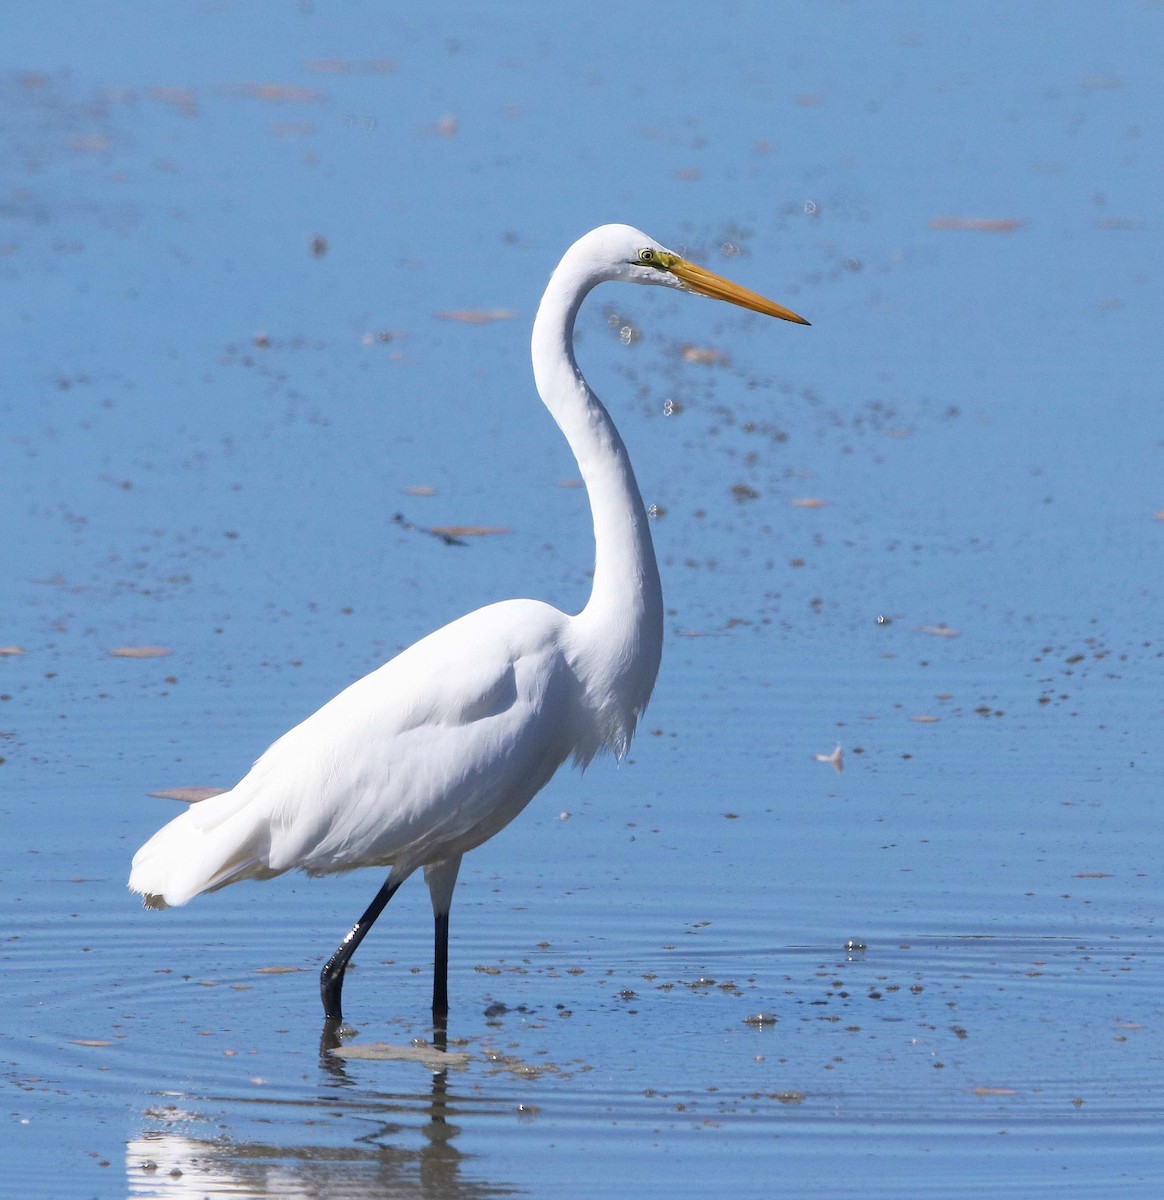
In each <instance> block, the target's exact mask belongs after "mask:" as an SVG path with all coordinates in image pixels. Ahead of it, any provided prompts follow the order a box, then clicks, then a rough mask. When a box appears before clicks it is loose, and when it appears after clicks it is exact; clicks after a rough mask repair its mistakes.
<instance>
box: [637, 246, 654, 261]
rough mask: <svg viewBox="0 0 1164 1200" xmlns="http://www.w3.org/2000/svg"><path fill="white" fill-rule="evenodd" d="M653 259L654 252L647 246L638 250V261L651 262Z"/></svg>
mask: <svg viewBox="0 0 1164 1200" xmlns="http://www.w3.org/2000/svg"><path fill="white" fill-rule="evenodd" d="M654 261H655V252H654V250H652V249H651V248H650V247H649V246H647V247H645V248H644V249H642V250H640V251H639V262H644V263H653V262H654Z"/></svg>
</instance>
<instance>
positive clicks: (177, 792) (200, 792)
mask: <svg viewBox="0 0 1164 1200" xmlns="http://www.w3.org/2000/svg"><path fill="white" fill-rule="evenodd" d="M229 790H230V789H229V788H220V787H172V788H162V790H161V791H159V792H150V795H151V796H154V797H156V798H157V799H158V800H181V801H182V803H183V804H197V803H198V802H199V801H200V800H209V799H210V797H211V796H221V795H222V794H223V792H227V791H229Z"/></svg>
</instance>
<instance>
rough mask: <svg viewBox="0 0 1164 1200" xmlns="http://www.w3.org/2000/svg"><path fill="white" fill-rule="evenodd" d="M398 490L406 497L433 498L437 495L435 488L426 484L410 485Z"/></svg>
mask: <svg viewBox="0 0 1164 1200" xmlns="http://www.w3.org/2000/svg"><path fill="white" fill-rule="evenodd" d="M400 490H401V491H402V492H403V493H404V494H405V495H406V496H435V495H436V494H437V491H436V488H434V487H431V486H430V485H429V484H427V483H410V484H409V485H408V487H405V488H401V489H400Z"/></svg>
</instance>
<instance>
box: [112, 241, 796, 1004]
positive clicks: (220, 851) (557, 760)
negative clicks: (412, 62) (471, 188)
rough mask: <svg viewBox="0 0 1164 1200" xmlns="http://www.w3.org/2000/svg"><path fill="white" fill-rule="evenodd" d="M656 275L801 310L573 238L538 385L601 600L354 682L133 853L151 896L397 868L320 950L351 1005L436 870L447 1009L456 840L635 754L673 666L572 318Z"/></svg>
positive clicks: (537, 609) (553, 296)
mask: <svg viewBox="0 0 1164 1200" xmlns="http://www.w3.org/2000/svg"><path fill="white" fill-rule="evenodd" d="M608 280H619V281H622V282H625V283H642V284H658V285H662V286H664V287H671V288H677V289H679V290H680V291H688V292H696V293H698V294H700V295H703V296H710V297H712V298H714V299H717V300H727V301H729V302H730V303H732V304H738V305H741V306H742V307H744V308H750V309H753V310H755V311H756V312H761V313H766V314H768V315H769V316H773V317H780V318H783V319H784V320H786V321H795V322H798V323H800V324H807V322H806V321H804V320H803V318H801V317H798V316H797V315H796V314H795V313H793V312H790V311H789V310H788V309H786V308H782V307H781V306H780V305H778V304H774V303H773V302H772V301H770V300H765V299H764V298H763V297H762V296H758V295H756V293H754V292H750V291H747V290H746V289H744V288H741V287H738V286H737V285H735V284H733V283H730V282H729V281H728V280H726V279H723V278H721V277H720V276H718V275H715V274H713V273H712V272H710V271H707V270H704V269H703V268H702V267H697V266H695V265H694V264H693V263H690V262H688V261H687V260H686V259H684V258H681V257H680V256H679V255H677V254H673V253H672V252H671V251H669V250H666V249H664V248H663V247H662V246H660V245H659V244H658V242H655V241H653V240H652V239H651V238H649V237H647V235H646V234H644V233H640V232H639V231H638V230H635V229H631V228H629V227H628V226H625V225H606V226H603V227H602V228H601V229H595V230H594V231H593V232H591V233H588V234H587V235H586V236H585V237H583V238H582V239H580V240H579V241H578V242H576V243H575V244H574V245H573V246H571V247H570V249H569V250H568V251H567V252H566V255H565V257H564V258H563V259H562V261H561V263H560V264H559V265H558V268H557V270H556V271H555V272H554V274H553V276H552V277H551V279H550V282H549V286H548V287H547V288H546V293H545V296H544V297H543V298H542V302H541V306H540V307H539V309H538V314H537V318H536V320H535V321H534V329H533V347H532V353H533V368H534V377H535V380H536V382H537V387H538V391H539V392H540V394H541V397H542V400H543V401H544V402H545V404H546V407H547V408H548V409H549V410H550V413H551V414H552V415H553V417H554V419H555V421H557V423H558V426H559V427H560V428H561V430H562V433H563V434H564V435H565V437H566V440H567V441H568V442H569V444H570V448H571V450H573V452H574V456H575V458H576V459H577V460H578V467H579V469H580V471H581V474H582V478H583V480H584V481H585V484H586V488H587V491H588V493H589V497H590V507H591V511H592V515H593V520H594V541H595V555H596V557H595V565H594V582H593V589H592V591H591V595H590V600H589V602H588V603H587V604H586V607H585V608H584V609H583V610H582V611H581V612H580V613H578V614H577V615H576V616H567V615H566V614H565V613H562V612H559V611H558V610H557V609H556V608H551V607H550V606H549V605H548V604H543V603H541V602H540V601H537V600H507V601H504V602H502V603H500V604H491V605H489V606H488V607H486V608H482V609H478V610H477V611H476V612H473V613H470V614H469V615H468V616H465V617H462V618H461V619H460V620H458V621H454V622H453V623H452V624H451V625H446V626H445V627H444V628H443V629H439V630H437V632H436V633H433V634H430V635H429V636H428V637H426V638H424V639H422V640H421V641H419V642H417V643H416V644H415V645H413V646H411V647H410V648H409V649H407V650H405V651H404V652H403V653H401V654H399V655H398V656H397V657H396V658H394V659H393V660H392V661H391V662H389V663H387V664H386V665H385V666H383V667H381V668H380V669H379V670H378V671H374V672H373V673H372V674H371V675H368V676H366V677H365V678H363V679H361V680H360V681H359V682H357V683H354V684H353V685H352V686H351V687H349V688H348V689H347V690H346V691H344V692H341V693H340V695H338V696H337V697H336V698H335V699H334V700H332V701H331V702H330V703H329V704H325V705H324V706H323V708H321V709H320V710H319V711H318V712H317V713H315V714H314V715H313V716H310V717H308V718H307V720H306V721H304V722H303V723H302V724H301V725H298V726H296V728H294V729H292V730H291V731H290V733H288V734H286V735H285V736H283V737H282V738H280V739H279V740H278V741H277V742H276V743H275V744H274V745H273V746H272V747H271V748H270V749H269V750H268V751H267V752H266V753H265V754H264V755H263V756H262V757H261V758H260V759H259V760H258V762H256V763H255V765H254V767H253V768H252V769H251V771H250V773H249V774H248V775H247V776H246V778H245V779H243V780H242V782H241V783H239V784H238V785H237V786H236V787H235V788H233V789H232V790H231V791H229V792H226V793H224V794H223V795H221V796H217V797H215V798H213V799H210V800H205V801H203V802H202V803H200V804H197V805H194V806H192V807H191V808H190V809H189V810H188V811H186V812H184V813H183V814H182V815H181V816H179V817H178V818H176V819H175V820H173V821H171V822H170V823H169V824H168V825H166V826H165V827H164V828H163V829H161V830H159V832H158V833H156V834H155V835H154V836H153V837H152V838H151V839H150V840H149V841H148V842H147V843H146V844H145V845H144V846H143V847H142V848H141V849H140V850H139V851H138V852H137V854H136V855H135V856H134V860H133V870H132V873H131V875H130V880H129V886H130V887H131V888H132V889H133V890H134V891H136V892H141V893H143V894H144V895H145V901H146V904H147V905H149V906H150V907H154V908H164V907H165V906H166V905H171V904H185V903H186V902H187V901H188V900H191V899H193V897H195V896H197V895H199V894H201V893H202V892H209V891H213V890H215V889H216V888H220V887H225V886H226V884H228V883H234V882H236V881H237V880H239V879H268V878H270V877H271V876H273V875H279V874H281V873H282V872H284V871H289V870H291V869H293V868H299V869H300V870H303V871H306V872H307V873H308V874H311V875H325V874H328V873H330V872H334V871H346V870H350V869H351V868H353V867H367V866H379V867H385V866H386V867H390V868H391V870H390V872H389V875H388V879H387V880H386V882H385V883H384V885H383V887H382V888H381V889H380V891H379V893H378V894H377V895H376V898H375V899H374V900H373V901H372V903H371V905H370V906H369V907H368V909H367V911H366V912H365V913H364V915H363V916H362V917H361V918H360V919H359V921H358V922H357V923H356V925H355V926H354V927H353V928H352V930H351V932H350V933H349V934H348V935H347V937H346V938H344V940H343V942H342V943H341V945H340V947H339V949H338V950H337V951H336V952H335V954H334V955H332V957H331V959H330V960H329V961H328V962H327V964H326V965H325V966H324V968H323V972H322V974H321V977H320V990H321V994H322V998H323V1008H324V1013H325V1015H326V1017H327V1018H329V1019H331V1020H336V1021H338V1020H341V1019H342V1012H341V1006H340V994H341V989H342V987H343V978H344V970H345V968H346V967H347V963H348V961H349V959H350V958H351V957H352V955H353V953H354V952H355V950H356V947H357V946H358V945H359V944H360V941H361V940H362V939H363V937H364V935H365V934H366V933H367V931H368V929H369V928H370V927H371V925H372V923H373V922H374V921H375V920H376V918H377V917H378V916H379V915H380V913H381V912H382V911H383V909H384V906H385V905H386V904H387V903H388V901H389V900H390V899H391V898H392V895H393V894H394V893H395V891H396V889H397V888H398V887H399V886H400V885H401V884H402V883H403V882H404V880H405V879H406V878H407V877H408V876H409V875H411V874H412V873H413V872H414V871H415V870H416V869H417V868H418V867H423V868H424V874H425V879H426V880H427V882H428V886H429V892H430V894H431V897H432V905H433V912H434V915H435V919H436V937H435V963H434V971H433V1012H434V1014H435V1015H436V1016H437V1017H438V1018H443V1016H444V1014H445V1013H447V1010H448V983H447V979H448V930H449V905H450V903H451V901H452V896H453V887H454V885H455V884H456V880H457V870H458V868H459V867H460V865H461V856H462V855H463V854H464V853H465V851H467V850H472V849H473V848H474V847H475V846H479V845H480V844H481V843H482V842H484V841H485V840H486V839H487V838H490V837H492V836H493V834H495V833H496V832H497V831H498V830H499V829H501V828H502V827H503V826H505V825H506V824H508V823H509V822H510V821H511V820H512V819H513V818H514V817H515V816H516V815H517V814H518V813H519V812H520V811H521V810H522V809H523V808H524V807H525V805H526V804H527V803H528V802H529V801H530V799H531V798H532V797H533V796H534V795H535V794H536V793H537V792H538V791H539V790H540V789H541V788H542V787H543V786H544V785H545V784H546V783H547V782H548V781H549V779H550V777H551V776H552V775H553V774H554V772H555V771H556V770H557V769H558V767H559V766H561V764H562V763H563V762H564V761H565V760H566V759H567V758H573V759H574V761H575V762H576V763H579V764H585V763H587V762H589V761H590V760H591V759H592V758H593V757H594V756H595V755H596V754H597V753H598V752H599V751H600V750H603V749H610V750H613V751H614V753H615V754H622V753H623V752H624V751H625V750H626V748H627V746H628V744H629V743H630V740H631V737H632V735H633V734H634V729H635V723H636V722H637V720H638V717H639V715H640V714H641V713H642V711H643V709H644V707H645V706H646V703H647V700H648V698H649V697H650V694H651V689H652V688H653V687H654V683H655V675H656V673H657V672H658V668H659V655H660V650H661V647H662V639H663V607H662V593H661V591H660V587H659V573H658V569H657V567H656V564H655V554H654V549H653V547H652V545H651V535H650V532H649V530H648V528H647V514H646V512H645V510H644V508H643V501H642V497H641V496H640V495H639V489H638V486H637V484H636V483H635V477H634V472H633V471H632V470H631V465H630V459H629V457H628V456H627V451H626V447H625V446H624V445H623V441H622V438H621V437H620V436H619V434H618V430H617V429H616V428H615V426H614V422H613V421H612V420H611V419H610V416H609V414H608V413H607V411H606V409H605V408H604V407H603V406H602V404H601V402H600V401H599V400H598V398H597V396H595V395H594V393H593V392H592V391H591V390H590V388H589V387H588V386H587V384H586V381H585V379H584V378H583V377H582V373H581V371H580V370H579V369H578V364H577V362H576V361H575V359H574V350H573V331H574V320H575V317H576V316H577V313H578V309H579V307H580V306H581V304H582V301H583V299H584V298H585V297H586V295H587V294H588V293H589V292H590V290H591V289H592V288H593V287H594V286H595V285H596V284H599V283H603V282H605V281H608Z"/></svg>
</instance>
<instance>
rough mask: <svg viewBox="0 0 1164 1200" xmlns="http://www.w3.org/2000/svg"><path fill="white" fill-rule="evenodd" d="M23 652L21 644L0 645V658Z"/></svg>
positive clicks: (13, 656) (12, 656)
mask: <svg viewBox="0 0 1164 1200" xmlns="http://www.w3.org/2000/svg"><path fill="white" fill-rule="evenodd" d="M23 653H24V647H23V646H0V658H15V657H16V656H17V655H18V654H23Z"/></svg>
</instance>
